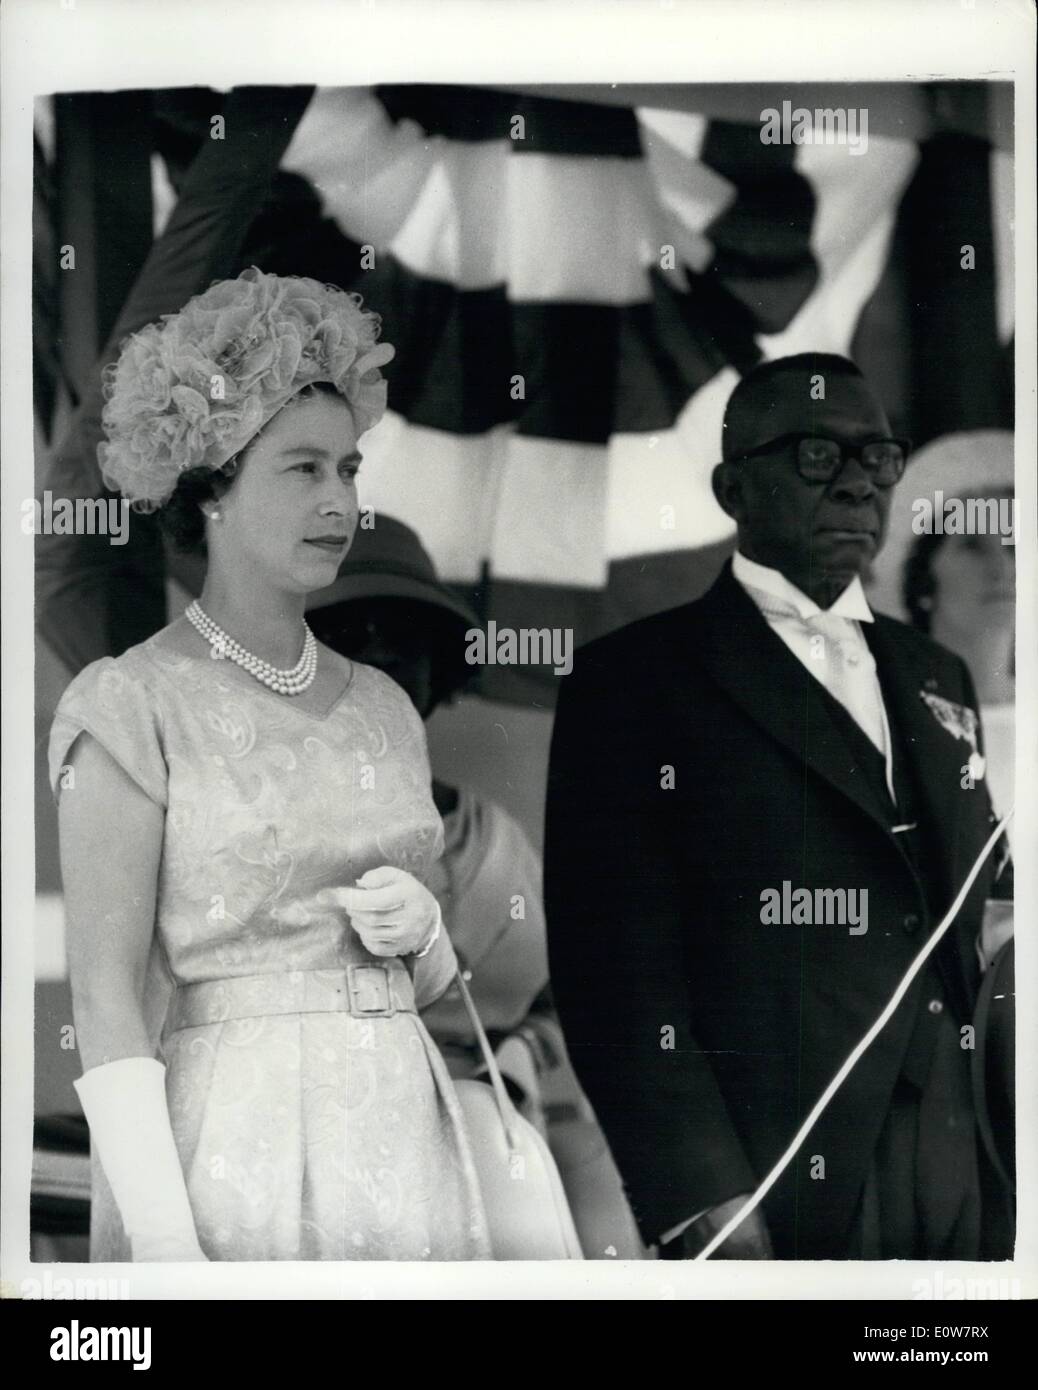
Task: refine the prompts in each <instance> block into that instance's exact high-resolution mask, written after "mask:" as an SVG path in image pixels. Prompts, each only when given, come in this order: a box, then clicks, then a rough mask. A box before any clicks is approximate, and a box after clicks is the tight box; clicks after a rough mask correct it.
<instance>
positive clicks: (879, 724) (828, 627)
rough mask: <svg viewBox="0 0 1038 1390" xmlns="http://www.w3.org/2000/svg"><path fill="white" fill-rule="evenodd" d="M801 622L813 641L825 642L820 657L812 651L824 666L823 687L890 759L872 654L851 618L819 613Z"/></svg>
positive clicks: (881, 698) (814, 656) (801, 619)
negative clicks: (853, 630) (852, 626)
mask: <svg viewBox="0 0 1038 1390" xmlns="http://www.w3.org/2000/svg"><path fill="white" fill-rule="evenodd" d="M798 621H800V622H802V623H803V625H804V626H805V627H806V628H807V631H808V632H809V633H810V634H811V636H812V637H814V636H820V637H821V638H822V643H821V645H820V647H819V652H818V655H817V656H816V655H815V653H814V651H813V650H812V653H811V659H812V661H815V660H817V661H818V662H819V663H820V664H821V663H824V668H825V677H824V681H823V683H824V684H825V685H826V686H827V687H828V689H829V692H830V694H831V695H833V696H834V698H835V699H837V700H839V702H840V704H841V705H843V707H844V709H845V710H846V711H847V713H848V714H849V715H850V716H851V718H852V719H853V720H854V722H855V723H856V724H857V725H858V727H859V728H860V729H862V730H863V731H864V732H865V733H866V734H867V735H868V737H869V740H870V742H871V743H872V744H873V745H874V746H875V747H876V748H877V749H878V750H879V752H880V753H882V754H883V756H884V757H886V755H887V751H888V748H889V746H890V739H889V736H888V731H887V721H886V716H885V712H884V709H883V696H882V694H881V692H880V688H879V677H878V676H877V675H876V661H875V658H874V657H873V655H872V653H871V652H870V651H869V649H868V647H867V646H866V645H865V643H864V642H860V643H859V642H858V641H856V640H855V639H854V637H853V635H852V634H851V632H850V631H849V622H850V620H849V619H847V618H837V617H834V616H833V615H832V614H831V613H815V614H813V615H812V616H811V617H810V618H799V616H798ZM812 645H813V646H814V645H815V644H812Z"/></svg>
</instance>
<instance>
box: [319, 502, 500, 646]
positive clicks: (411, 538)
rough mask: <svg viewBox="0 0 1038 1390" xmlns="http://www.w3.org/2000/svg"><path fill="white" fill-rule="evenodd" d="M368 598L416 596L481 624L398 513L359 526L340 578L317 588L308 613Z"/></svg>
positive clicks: (468, 623)
mask: <svg viewBox="0 0 1038 1390" xmlns="http://www.w3.org/2000/svg"><path fill="white" fill-rule="evenodd" d="M365 598H400V599H411V600H413V601H414V602H416V603H428V604H431V605H432V606H433V607H435V608H440V609H444V610H446V611H447V612H448V613H451V614H453V615H454V617H455V618H457V619H458V621H459V623H460V624H463V625H464V627H465V628H470V627H482V623H481V622H480V620H479V618H477V617H476V614H475V613H474V612H473V610H472V609H471V608H470V607H469V605H468V604H467V603H466V602H465V601H464V599H461V598H459V597H458V595H457V594H455V593H452V592H451V590H450V589H448V588H447V586H446V585H445V584H441V583H440V580H439V578H438V576H437V574H436V570H435V568H434V567H433V562H432V560H431V559H430V558H429V553H428V551H427V550H426V549H425V547H424V546H423V545H422V542H421V541H420V540H419V539H418V536H417V535H416V533H415V532H414V531H412V530H411V528H410V526H405V525H404V523H403V522H402V521H397V519H396V518H395V517H392V516H386V515H384V514H383V513H381V512H380V513H378V515H377V516H376V517H375V524H374V526H373V527H372V528H371V529H370V530H365V529H364V528H363V527H360V526H358V527H357V532H356V534H355V536H354V537H353V544H352V545H351V546H350V549H349V552H348V554H347V556H346V558H345V559H344V560H343V562H342V564H341V565H340V566H339V573H338V576H337V577H336V579H335V580H334V581H333V582H332V583H331V584H329V585H328V586H327V587H326V588H324V589H318V590H316V591H315V592H314V593H312V594H311V595H310V596H309V598H308V599H307V601H306V610H307V612H308V613H314V612H316V611H317V610H318V609H323V608H330V607H332V605H333V604H339V603H353V602H355V601H356V600H358V599H365Z"/></svg>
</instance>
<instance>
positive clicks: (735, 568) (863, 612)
mask: <svg viewBox="0 0 1038 1390" xmlns="http://www.w3.org/2000/svg"><path fill="white" fill-rule="evenodd" d="M732 574H733V575H734V576H735V578H736V579H737V580H738V581H739V583H740V584H741V585H742V586H743V587H744V588H747V589H759V590H761V591H762V592H763V593H765V594H770V595H771V597H772V598H778V599H782V600H783V601H784V602H785V603H790V604H792V605H793V607H794V608H795V609H796V611H797V612H798V613H799V614H800V616H801V618H813V617H815V616H816V614H818V613H823V612H824V613H831V614H832V616H833V617H834V618H854V619H857V621H858V622H860V623H871V622H874V621H875V619H874V618H873V616H872V609H871V608H870V607H869V601H868V599H867V598H866V597H865V590H864V589H863V588H862V586H861V580H860V579H859V578H858V576H857V575H855V576H854V578H853V579H852V580H851V582H850V583H849V584H848V585H847V587H846V589H844V591H843V593H842V594H841V595H840V597H839V598H838V599H837V600H836V602H835V603H834V604H833V605H832V606H831V607H830V608H825V609H823V608H819V606H818V604H817V603H815V601H814V599H810V598H808V596H807V595H806V594H802V593H801V592H800V590H799V589H798V588H797V587H796V585H794V584H791V583H790V582H789V580H788V579H787V578H786V576H785V575H784V574H781V573H780V572H779V571H778V570H773V569H769V568H768V566H767V565H758V564H757V562H756V560H749V559H747V557H746V556H745V555H743V554H742V552H741V551H739V550H737V551H736V552H735V554H734V555H733V556H732Z"/></svg>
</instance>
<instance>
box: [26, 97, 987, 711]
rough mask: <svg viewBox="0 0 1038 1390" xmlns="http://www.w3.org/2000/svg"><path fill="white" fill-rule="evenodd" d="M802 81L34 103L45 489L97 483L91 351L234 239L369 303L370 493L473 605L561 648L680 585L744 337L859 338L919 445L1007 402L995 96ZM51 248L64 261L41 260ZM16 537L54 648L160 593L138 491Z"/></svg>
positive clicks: (223, 267) (744, 356)
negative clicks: (112, 525)
mask: <svg viewBox="0 0 1038 1390" xmlns="http://www.w3.org/2000/svg"><path fill="white" fill-rule="evenodd" d="M841 91H843V95H842V97H841V96H840V95H839V93H840V92H841ZM818 96H819V93H818V92H816V91H815V90H814V89H802V90H801V89H797V88H795V87H792V88H791V87H788V86H787V87H784V88H782V89H780V88H778V87H775V88H774V89H771V88H769V89H766V90H762V89H749V88H745V87H733V88H728V89H721V90H718V89H710V90H709V91H707V90H706V89H703V90H701V89H697V88H694V87H688V88H679V89H674V88H666V89H658V90H656V91H654V90H653V89H639V90H638V91H637V92H636V93H635V92H629V93H628V92H625V90H624V89H600V88H574V89H571V90H567V91H565V92H564V93H563V94H562V95H559V94H558V93H552V94H551V95H546V94H545V93H544V92H541V91H532V90H527V91H525V92H512V91H498V90H494V89H484V88H457V87H434V86H413V87H393V88H374V89H351V88H329V89H318V90H316V91H313V92H311V91H310V90H309V89H300V88H280V89H260V88H252V89H249V88H244V89H236V90H234V91H232V92H230V93H226V94H218V93H213V92H209V91H205V90H201V89H191V90H186V91H175V92H157V93H140V92H133V93H120V94H116V95H96V94H91V95H88V96H79V97H60V98H56V99H55V101H54V104H53V107H52V108H49V107H43V108H41V113H40V135H39V144H38V148H37V160H36V168H37V206H36V225H37V242H36V245H37V267H36V275H35V279H34V292H35V294H34V310H35V321H36V329H37V333H36V343H35V363H36V409H37V417H38V424H39V431H38V434H39V438H40V441H41V447H40V453H41V466H40V468H39V470H38V482H39V485H40V487H41V488H42V487H44V486H46V487H50V488H51V489H52V491H53V492H54V494H55V495H60V496H81V495H101V494H102V493H103V488H102V485H101V483H100V480H99V478H98V475H97V468H96V461H95V449H96V443H97V439H98V438H99V432H98V431H99V425H98V415H99V409H100V397H99V393H98V375H99V368H100V366H101V365H103V364H104V362H105V361H107V360H110V358H111V357H112V356H114V353H115V350H116V346H117V343H118V341H119V339H120V338H121V337H122V336H123V335H124V334H125V333H126V332H127V331H130V330H132V329H134V328H137V327H139V326H140V325H141V324H143V323H144V322H147V321H148V320H149V319H151V318H153V317H155V316H156V315H157V314H158V313H162V312H171V311H173V310H175V309H177V308H178V307H179V306H180V304H182V303H183V302H184V300H185V299H186V298H188V297H189V296H190V295H191V294H193V293H196V292H198V291H199V290H201V289H203V288H205V286H206V285H207V284H208V283H209V282H210V281H211V280H212V279H214V278H218V277H219V276H221V275H229V274H236V273H237V272H238V271H239V270H240V269H241V268H242V267H243V266H245V265H249V264H256V265H259V266H260V267H261V268H263V269H264V270H267V271H275V272H278V273H283V274H301V275H310V276H314V277H316V278H318V279H321V280H325V281H329V282H332V283H335V284H338V285H340V286H342V287H344V288H348V289H353V290H356V291H357V292H359V293H360V294H361V295H362V296H363V298H364V300H365V303H366V304H367V305H368V306H369V307H371V308H374V309H376V310H377V311H378V312H379V313H381V315H382V317H383V324H384V329H383V331H384V336H385V337H386V339H387V340H388V341H390V342H392V343H393V344H394V345H395V346H396V348H397V358H396V360H395V362H394V363H393V364H392V365H391V366H390V367H389V368H388V370H387V376H388V378H389V399H390V406H391V408H390V411H389V413H388V415H387V417H386V419H385V420H384V421H383V422H382V424H381V425H379V426H378V427H377V429H376V430H374V431H373V432H372V433H371V434H369V435H368V436H367V437H366V439H365V446H364V452H365V465H364V469H363V471H362V474H361V501H362V503H363V504H367V505H371V506H373V507H374V508H375V509H376V515H377V513H378V512H380V511H381V512H385V513H388V514H391V515H394V516H397V517H399V518H400V519H402V520H403V521H406V522H408V523H410V524H411V525H412V526H414V527H415V528H416V529H417V530H418V531H419V533H420V534H421V536H422V538H423V540H424V541H425V544H426V545H427V547H428V548H429V550H430V552H431V553H432V556H433V558H434V560H435V562H436V564H437V566H438V568H439V570H440V573H441V575H442V577H443V578H444V579H446V580H447V581H449V582H450V583H452V584H455V585H457V586H459V587H460V588H461V589H462V590H464V591H465V592H466V593H467V594H468V595H469V596H470V597H471V598H473V600H474V601H475V602H476V604H477V606H478V610H479V611H480V613H481V614H482V615H483V617H484V618H486V619H494V620H495V621H496V622H497V624H498V626H499V627H502V626H504V627H509V628H538V629H542V628H556V627H569V628H573V629H574V631H575V637H576V641H577V642H578V643H579V642H580V641H583V640H586V639H587V638H589V637H591V636H594V635H596V634H597V633H599V632H602V631H605V630H608V629H609V628H612V627H615V626H617V625H619V624H621V623H623V622H627V621H629V620H631V619H632V618H635V617H638V616H640V615H642V614H645V613H649V612H652V611H655V610H658V609H661V608H666V607H670V606H672V605H673V604H676V603H680V602H683V601H685V600H687V599H690V598H693V597H696V596H697V595H698V594H699V593H701V592H702V591H703V590H704V589H705V588H706V587H707V585H708V584H709V583H710V581H711V580H712V579H713V577H714V575H715V574H716V572H717V569H718V567H719V565H720V563H721V560H722V558H723V556H724V555H725V554H726V553H727V552H728V551H729V550H730V548H731V544H732V527H731V524H730V522H729V521H728V519H727V518H726V517H725V516H724V514H723V513H722V512H721V511H720V510H719V508H718V507H717V505H716V503H715V502H714V500H713V497H712V495H711V491H710V481H709V479H710V470H711V467H712V465H713V464H714V463H715V462H716V461H717V459H718V457H719V454H720V422H721V416H722V412H723V409H724V404H725V401H726V399H727V397H728V395H729V393H730V391H731V389H732V387H733V386H734V384H735V382H736V381H737V380H738V378H739V375H740V374H741V373H743V372H745V371H746V370H747V369H748V368H749V367H751V366H752V365H753V364H754V363H755V362H757V361H758V360H760V359H761V358H769V357H775V356H779V355H783V354H786V353H791V352H799V351H803V350H808V349H814V350H824V351H831V352H839V353H847V354H849V355H851V356H853V357H855V359H856V360H857V361H858V362H859V364H860V365H861V366H862V368H863V369H864V370H865V372H866V373H867V374H868V375H870V376H871V377H872V378H873V379H874V380H875V382H876V383H877V385H878V387H879V389H880V390H881V392H882V394H883V396H884V399H885V401H886V405H887V408H888V412H889V414H890V416H891V419H892V423H893V425H894V427H895V430H896V431H900V432H905V433H907V434H909V435H910V436H911V437H912V438H913V439H914V440H915V441H916V443H923V442H925V441H926V440H927V439H930V438H933V437H934V436H936V435H939V434H942V433H945V432H947V431H949V430H957V429H973V428H981V427H987V426H1009V427H1011V425H1012V404H1011V384H1012V373H1011V346H1012V331H1013V325H1012V309H1011V305H1012V280H1011V274H1010V269H1011V254H1012V247H1011V243H1010V241H1009V235H1010V234H1009V227H1010V225H1011V215H1012V206H1011V203H1012V173H1011V171H1012V165H1011V154H1010V153H1009V152H1008V149H1007V145H1008V142H1009V140H1011V102H1010V101H1008V100H1007V93H1006V91H1005V90H1004V89H1001V88H998V87H986V86H984V85H983V84H970V83H964V84H956V85H955V86H954V87H952V88H947V87H946V88H941V89H929V88H923V87H919V86H910V85H907V84H906V85H905V86H904V87H902V88H897V89H894V88H889V87H884V88H882V89H875V90H872V89H869V88H864V87H856V88H854V89H849V88H848V89H845V90H844V89H834V88H829V89H825V92H824V96H825V99H824V100H819V99H816V98H817V97H818ZM575 98H580V99H575ZM699 98H701V100H699ZM784 99H786V100H790V99H791V100H792V104H793V105H794V106H797V105H802V106H805V107H809V108H813V107H814V106H816V105H825V106H829V107H832V106H834V105H836V104H842V105H850V106H853V107H855V108H858V107H861V106H867V107H868V111H869V118H870V124H869V133H868V145H867V150H866V151H865V152H863V153H853V152H852V150H851V149H850V148H848V147H847V146H846V145H839V144H804V145H799V146H795V145H782V144H776V145H769V144H764V143H762V140H761V122H760V112H761V110H763V109H764V108H765V107H767V106H775V107H779V106H780V105H781V102H782V100H784ZM625 100H628V101H630V104H623V102H624V101H625ZM1007 113H1008V114H1007ZM218 116H220V117H222V118H223V125H222V126H221V125H219V124H218V123H217V122H216V121H214V117H218ZM214 137H216V138H214ZM153 238H154V240H153ZM66 244H74V245H76V246H77V248H81V254H80V255H79V257H78V261H77V270H76V275H75V277H72V276H70V275H69V274H68V273H67V272H62V271H61V270H60V269H58V262H57V254H56V249H57V248H58V247H59V246H61V245H66ZM967 245H968V246H971V247H972V248H973V254H974V264H973V267H972V268H971V269H965V268H964V267H963V263H962V262H963V248H964V247H965V246H967ZM38 548H39V555H40V577H39V584H38V598H39V617H40V626H41V632H42V634H43V636H44V638H45V640H46V641H48V642H49V643H50V645H51V646H52V647H53V648H54V650H55V651H56V652H57V653H58V654H59V655H60V656H61V658H62V660H63V661H64V663H65V664H66V665H67V666H69V667H70V668H72V669H73V670H75V669H78V668H79V667H80V666H81V665H82V664H84V662H85V661H88V660H91V659H93V658H94V657H95V656H99V655H102V654H104V653H105V652H110V651H116V652H117V651H120V650H123V649H124V648H125V647H126V646H128V645H130V644H131V643H132V642H135V641H139V640H141V639H142V637H144V636H146V635H147V633H148V632H150V631H152V630H154V629H155V628H157V627H158V626H160V625H161V624H162V623H163V622H165V621H166V613H165V607H164V589H163V584H162V579H163V573H164V567H165V566H166V565H168V564H170V563H171V558H170V557H169V556H168V554H165V553H164V551H163V547H162V546H161V544H160V542H159V540H158V534H157V530H156V527H155V523H154V521H153V519H151V518H136V517H135V518H134V520H133V524H132V528H131V543H130V544H129V545H128V546H126V547H123V548H122V549H117V548H114V547H111V546H108V545H107V543H106V542H105V541H103V540H101V541H99V540H98V539H97V538H76V539H75V541H74V543H70V538H65V537H62V538H47V537H41V538H39V541H38ZM172 563H173V564H174V566H176V565H178V564H179V562H177V561H172ZM181 573H182V575H183V577H184V578H185V580H186V582H187V583H188V584H191V583H192V582H195V577H194V576H192V574H191V573H190V571H189V569H187V568H183V569H182V570H181ZM554 680H555V677H554V676H553V675H552V673H551V670H550V668H548V667H542V668H538V667H532V668H531V667H519V668H508V667H502V666H495V667H489V668H487V670H486V671H485V672H484V673H483V678H482V685H481V691H482V693H483V694H485V695H487V696H489V697H491V698H498V699H506V700H511V701H515V702H520V703H528V702H529V703H535V704H538V705H547V704H550V702H551V699H552V693H553V685H554Z"/></svg>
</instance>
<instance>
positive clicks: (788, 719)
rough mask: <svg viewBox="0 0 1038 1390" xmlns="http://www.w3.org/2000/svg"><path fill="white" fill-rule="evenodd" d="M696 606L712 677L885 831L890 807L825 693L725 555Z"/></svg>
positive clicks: (702, 655)
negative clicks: (861, 765) (859, 760)
mask: <svg viewBox="0 0 1038 1390" xmlns="http://www.w3.org/2000/svg"><path fill="white" fill-rule="evenodd" d="M697 607H698V609H699V615H698V616H699V622H700V633H699V640H698V647H697V651H696V656H697V657H698V658H699V659H700V660H701V661H702V662H703V663H704V664H705V665H706V667H707V669H708V670H709V671H710V673H711V675H712V676H713V678H714V679H715V680H716V681H717V683H718V684H719V685H720V686H722V688H723V689H724V690H725V691H726V692H727V693H728V695H729V696H730V697H731V698H732V699H733V700H734V701H735V702H736V704H738V705H739V707H740V708H741V709H742V710H743V711H744V712H745V713H746V714H748V715H749V716H750V718H751V719H753V720H754V721H755V722H756V723H757V724H758V725H760V727H761V728H762V729H764V730H765V731H766V732H767V733H769V734H770V735H771V736H772V737H773V738H775V739H777V740H778V742H779V743H781V744H783V745H784V746H785V747H786V748H788V749H789V750H790V752H791V753H792V754H793V755H794V756H795V757H796V758H797V759H798V760H799V761H801V762H804V763H806V764H807V766H808V767H810V768H811V769H812V770H813V771H814V772H816V773H817V774H818V775H819V776H820V777H824V778H825V780H826V781H827V782H829V783H830V784H831V785H832V786H833V787H835V788H836V789H837V790H838V791H840V792H842V793H843V794H844V795H845V796H847V797H849V798H850V800H851V801H853V802H854V804H855V805H856V806H858V807H859V808H860V809H861V810H862V811H864V812H865V814H866V815H867V816H869V817H871V819H872V820H874V821H876V822H877V824H879V825H880V826H882V828H883V829H884V831H886V832H887V833H888V834H889V828H890V813H889V809H888V808H887V807H885V806H884V804H883V802H882V801H881V800H880V798H879V797H878V796H877V795H876V792H875V790H874V789H873V787H872V785H871V783H870V781H869V778H868V777H867V776H866V775H865V773H864V772H863V771H862V770H861V769H860V768H859V767H858V765H857V762H856V761H855V758H854V753H853V750H852V748H851V746H850V744H849V742H848V741H847V739H846V738H845V737H844V734H843V731H842V730H841V729H840V727H839V725H838V724H837V722H836V720H835V719H834V718H833V716H832V714H831V713H830V701H831V698H832V697H831V696H829V695H828V694H827V692H826V691H825V688H824V687H823V686H822V684H821V682H820V681H818V680H816V679H815V677H814V676H812V675H811V673H810V672H809V671H808V670H807V669H806V668H805V667H804V665H803V664H802V663H801V662H800V661H798V660H797V658H796V657H795V656H794V655H793V653H792V652H791V651H790V650H789V648H788V647H787V646H786V644H785V643H784V642H783V641H782V639H781V638H780V637H778V636H776V634H775V633H774V632H772V630H771V628H770V627H769V625H768V623H767V621H766V619H765V618H764V617H763V615H762V614H761V613H760V611H759V609H758V608H757V606H756V604H755V603H754V602H753V600H752V599H751V598H750V596H749V595H748V594H747V593H746V591H745V590H744V589H743V588H742V586H741V585H740V584H739V583H738V581H737V580H736V579H735V578H734V577H733V575H732V570H731V563H730V562H729V563H728V564H726V565H725V568H724V569H723V570H722V572H721V575H720V577H719V578H718V580H717V582H716V583H715V584H714V587H713V588H712V589H711V590H710V592H709V593H708V594H707V595H706V596H705V597H704V598H703V599H702V600H701V601H700V604H699V605H697ZM748 650H749V652H751V653H752V656H751V658H750V660H747V652H748ZM895 843H896V841H895Z"/></svg>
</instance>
